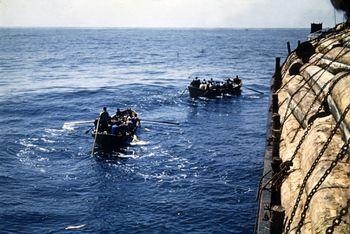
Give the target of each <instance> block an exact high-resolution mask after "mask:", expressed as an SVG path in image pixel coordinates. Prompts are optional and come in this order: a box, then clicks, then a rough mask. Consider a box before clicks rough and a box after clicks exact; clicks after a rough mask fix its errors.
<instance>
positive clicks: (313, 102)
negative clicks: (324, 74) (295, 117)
mask: <svg viewBox="0 0 350 234" xmlns="http://www.w3.org/2000/svg"><path fill="white" fill-rule="evenodd" d="M349 74H350V72H347V73H344V74H343V75H341V76H339V77H338V78H337V79H336V80H335V81H334V83H333V85H332V86H333V87H332V89H333V88H334V86H335V84H337V83H338V81H339V80H340V79H342V78H344V77H346V76H347V75H349ZM331 81H332V79H331V80H329V81H327V82H326V83H325V84H324V85H323V86H322V87H321V89H320V91H319V92H318V93H317V94H316V96H315V98H314V100H313V101H312V103H311V105H310V106H309V108H308V109H307V111H306V114H305V115H304V117H303V119H302V120H301V122H302V123H303V122H304V121H305V120H306V118H307V115H308V114H309V112H310V110H311V108H312V106H313V105H314V104H315V103H316V101H317V100H318V98H319V96H320V95H321V94H322V93H323V90H324V89H325V88H326V87H327V85H328V84H329V83H330V82H331ZM298 104H299V103H298ZM288 117H289V116H288ZM288 117H287V118H288ZM300 127H301V126H299V127H298V129H297V131H296V132H295V134H294V136H293V138H292V141H294V139H295V137H296V136H297V134H298V131H299V130H300Z"/></svg>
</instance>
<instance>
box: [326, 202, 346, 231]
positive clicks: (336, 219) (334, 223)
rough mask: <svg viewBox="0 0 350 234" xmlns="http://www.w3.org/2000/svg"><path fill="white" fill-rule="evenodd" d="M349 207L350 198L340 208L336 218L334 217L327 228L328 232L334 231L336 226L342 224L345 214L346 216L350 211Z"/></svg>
mask: <svg viewBox="0 0 350 234" xmlns="http://www.w3.org/2000/svg"><path fill="white" fill-rule="evenodd" d="M349 208H350V199H348V202H347V203H346V206H345V207H344V208H342V209H341V210H340V212H339V215H338V216H337V217H335V219H333V222H332V225H331V226H329V227H328V228H327V229H326V234H328V233H329V234H332V233H333V232H334V229H335V227H337V226H339V225H340V223H341V221H342V218H343V216H345V215H346V214H347V213H348V212H349Z"/></svg>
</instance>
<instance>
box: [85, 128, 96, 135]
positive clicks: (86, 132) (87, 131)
mask: <svg viewBox="0 0 350 234" xmlns="http://www.w3.org/2000/svg"><path fill="white" fill-rule="evenodd" d="M93 128H94V126H92V127H91V128H89V129H88V130H86V131H85V134H88V133H89V132H90V131H91V130H92V129H93Z"/></svg>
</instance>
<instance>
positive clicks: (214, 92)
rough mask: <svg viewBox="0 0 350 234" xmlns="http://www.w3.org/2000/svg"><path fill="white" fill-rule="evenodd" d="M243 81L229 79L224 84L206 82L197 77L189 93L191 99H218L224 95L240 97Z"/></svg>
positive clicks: (189, 88) (189, 87)
mask: <svg viewBox="0 0 350 234" xmlns="http://www.w3.org/2000/svg"><path fill="white" fill-rule="evenodd" d="M241 87H242V80H241V79H240V78H239V77H238V76H236V77H235V78H234V79H227V80H225V81H224V82H218V81H214V80H213V79H211V80H209V81H206V80H205V79H204V80H200V79H198V77H196V78H195V79H194V80H193V81H192V82H191V84H190V85H189V86H188V92H189V94H190V97H191V98H199V97H204V98H210V99H212V98H218V97H222V96H224V95H240V94H241V92H242V91H241Z"/></svg>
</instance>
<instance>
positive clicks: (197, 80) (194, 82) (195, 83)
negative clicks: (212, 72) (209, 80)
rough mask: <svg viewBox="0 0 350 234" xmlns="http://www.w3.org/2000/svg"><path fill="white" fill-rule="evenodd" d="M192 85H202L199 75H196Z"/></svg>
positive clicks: (197, 86)
mask: <svg viewBox="0 0 350 234" xmlns="http://www.w3.org/2000/svg"><path fill="white" fill-rule="evenodd" d="M191 85H192V86H193V87H196V88H199V86H200V85H201V81H200V80H199V79H198V77H196V78H195V79H194V80H193V81H192V82H191Z"/></svg>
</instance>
